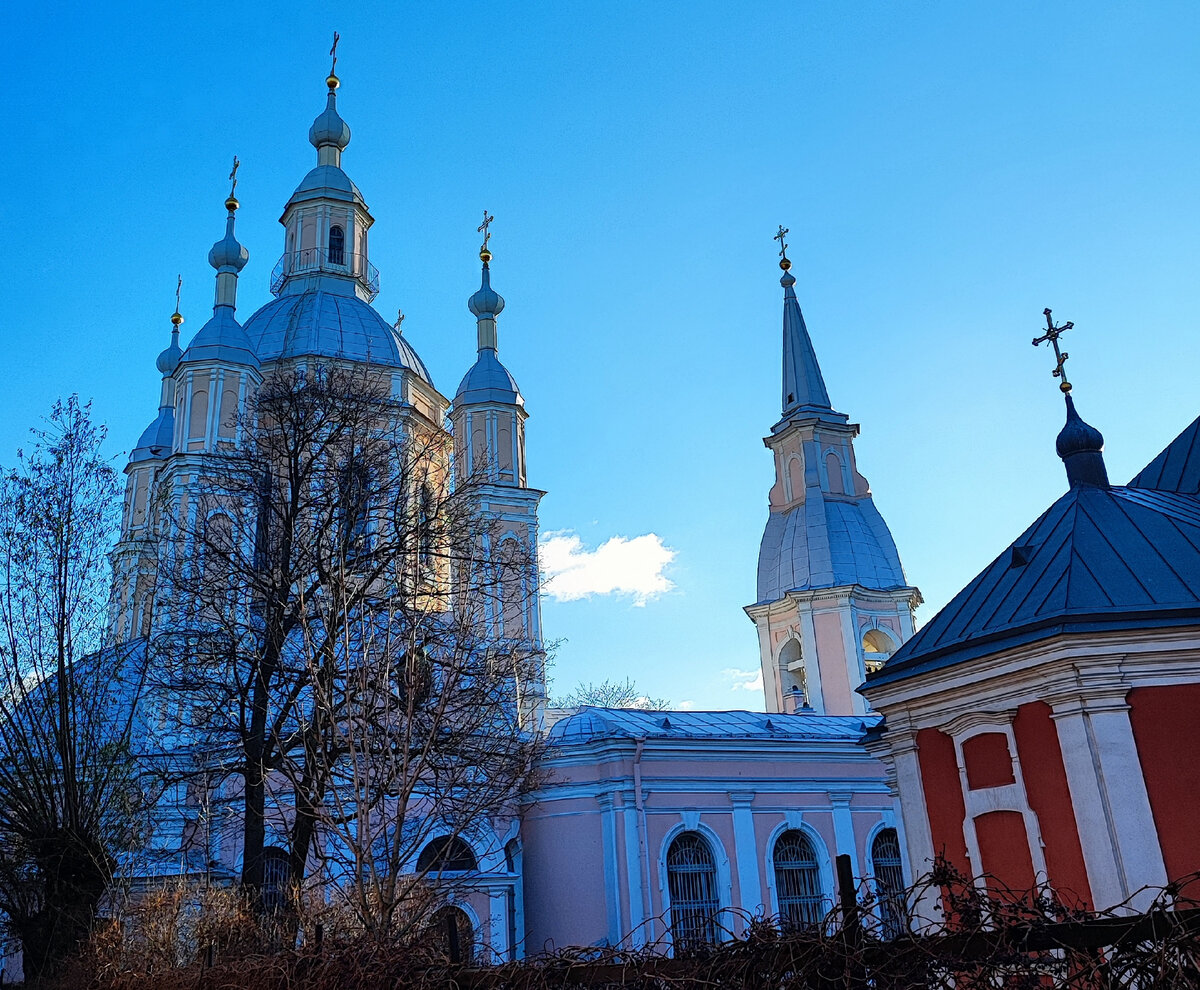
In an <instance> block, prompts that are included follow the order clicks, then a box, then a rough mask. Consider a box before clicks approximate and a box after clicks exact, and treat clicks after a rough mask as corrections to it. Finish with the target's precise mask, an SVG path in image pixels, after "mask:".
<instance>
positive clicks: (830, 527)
mask: <svg viewBox="0 0 1200 990" xmlns="http://www.w3.org/2000/svg"><path fill="white" fill-rule="evenodd" d="M851 584H857V585H861V586H862V587H864V588H871V589H874V590H876V591H891V590H894V589H896V588H903V587H906V586H907V584H908V582H907V581H905V579H904V569H903V567H901V565H900V555H899V554H898V553H897V552H896V543H895V541H894V540H893V539H892V534H891V532H890V531H889V530H888V528H887V523H885V522H884V521H883V516H881V515H880V514H879V510H878V509H876V508H875V503H874V502H873V501H872V500H871V499H870V498H857V499H853V500H847V501H842V500H837V499H819V498H813V499H810V500H809V501H808V502H805V503H802V504H800V505H798V506H796V507H795V508H794V509H791V510H789V511H788V512H772V513H771V515H770V517H769V518H768V519H767V528H766V530H765V532H764V533H763V538H762V545H761V547H760V549H759V552H758V600H759V601H760V602H773V601H778V600H779V599H781V598H783V596H784V595H786V594H787V593H788V592H789V591H807V590H811V589H813V588H840V587H844V586H846V585H851Z"/></svg>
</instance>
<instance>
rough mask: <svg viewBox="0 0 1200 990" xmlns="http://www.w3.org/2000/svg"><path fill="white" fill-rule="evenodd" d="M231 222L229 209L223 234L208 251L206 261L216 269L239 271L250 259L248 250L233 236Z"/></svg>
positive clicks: (231, 212)
mask: <svg viewBox="0 0 1200 990" xmlns="http://www.w3.org/2000/svg"><path fill="white" fill-rule="evenodd" d="M235 208H236V207H235ZM233 223H234V216H233V209H230V211H229V216H228V217H227V218H226V219H225V236H224V237H222V238H221V239H220V240H219V241H217V243H216V244H214V245H213V246H212V249H211V250H210V251H209V252H208V263H209V264H210V265H212V266H213V268H215V269H216V270H217V271H221V270H222V269H224V270H226V271H229V270H232V271H235V272H240V271H241V270H242V269H243V268H245V267H246V262H247V261H249V260H250V252H249V251H247V250H246V249H245V247H243V246H242V244H241V242H240V241H238V239H237V238H236V237H235V236H234V233H233Z"/></svg>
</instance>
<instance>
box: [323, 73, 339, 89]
mask: <svg viewBox="0 0 1200 990" xmlns="http://www.w3.org/2000/svg"><path fill="white" fill-rule="evenodd" d="M341 84H342V81H341V80H340V79H339V78H338V77H337V76H335V75H334V74H333V73H332V72H331V73H329V75H327V76H326V77H325V85H326V86H328V87H329V89H330V90H331V91H332V90H335V89H337V88H338V87H339V86H340V85H341Z"/></svg>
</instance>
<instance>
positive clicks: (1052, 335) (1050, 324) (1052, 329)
mask: <svg viewBox="0 0 1200 990" xmlns="http://www.w3.org/2000/svg"><path fill="white" fill-rule="evenodd" d="M1042 315H1043V316H1044V317H1046V332H1045V333H1044V334H1042V335H1041V336H1040V337H1034V338H1033V346H1034V347H1037V346H1038V344H1044V343H1045V342H1046V341H1050V346H1051V347H1053V348H1054V357H1055V359H1056V361H1057V363H1056V364H1055V366H1054V370H1053V371H1052V372H1050V374H1052V375H1053V376H1054V377H1055V378H1061V379H1062V381H1061V382H1060V383H1059V386H1058V387H1059V388H1060V389H1061V390H1062V391H1063V392H1069V391H1071V383H1070V382H1069V381H1067V369H1066V368H1064V367H1063V365H1065V364H1066V363H1067V358H1069V357H1070V356H1071V355H1070V354H1068V353H1067V352H1066V351H1062V350H1059V348H1058V338H1059V336H1060V335H1062V334H1063V333H1064V332H1066V331H1067V330H1070V329H1071V328H1072V327H1074V326H1075V324H1074V323H1070V322H1067V323H1064V324H1063V325H1062V326H1061V327H1059V326H1055V325H1054V320H1053V318H1052V317H1051V316H1050V308H1049V307H1047V308H1046V309H1044V310H1043V311H1042Z"/></svg>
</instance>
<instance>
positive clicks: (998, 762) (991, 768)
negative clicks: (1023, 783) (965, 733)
mask: <svg viewBox="0 0 1200 990" xmlns="http://www.w3.org/2000/svg"><path fill="white" fill-rule="evenodd" d="M962 755H963V763H964V764H966V768H967V786H968V787H969V788H971V790H973V791H974V790H978V789H979V788H980V787H1003V786H1004V785H1005V784H1012V783H1014V782H1015V781H1016V779H1017V778H1016V777H1014V776H1013V765H1012V756H1011V755H1010V754H1009V752H1008V736H1006V735H1005V734H1004V733H1003V732H981V733H979V735H977V736H971V738H970V739H967V740H965V741H964V742H963V744H962Z"/></svg>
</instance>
